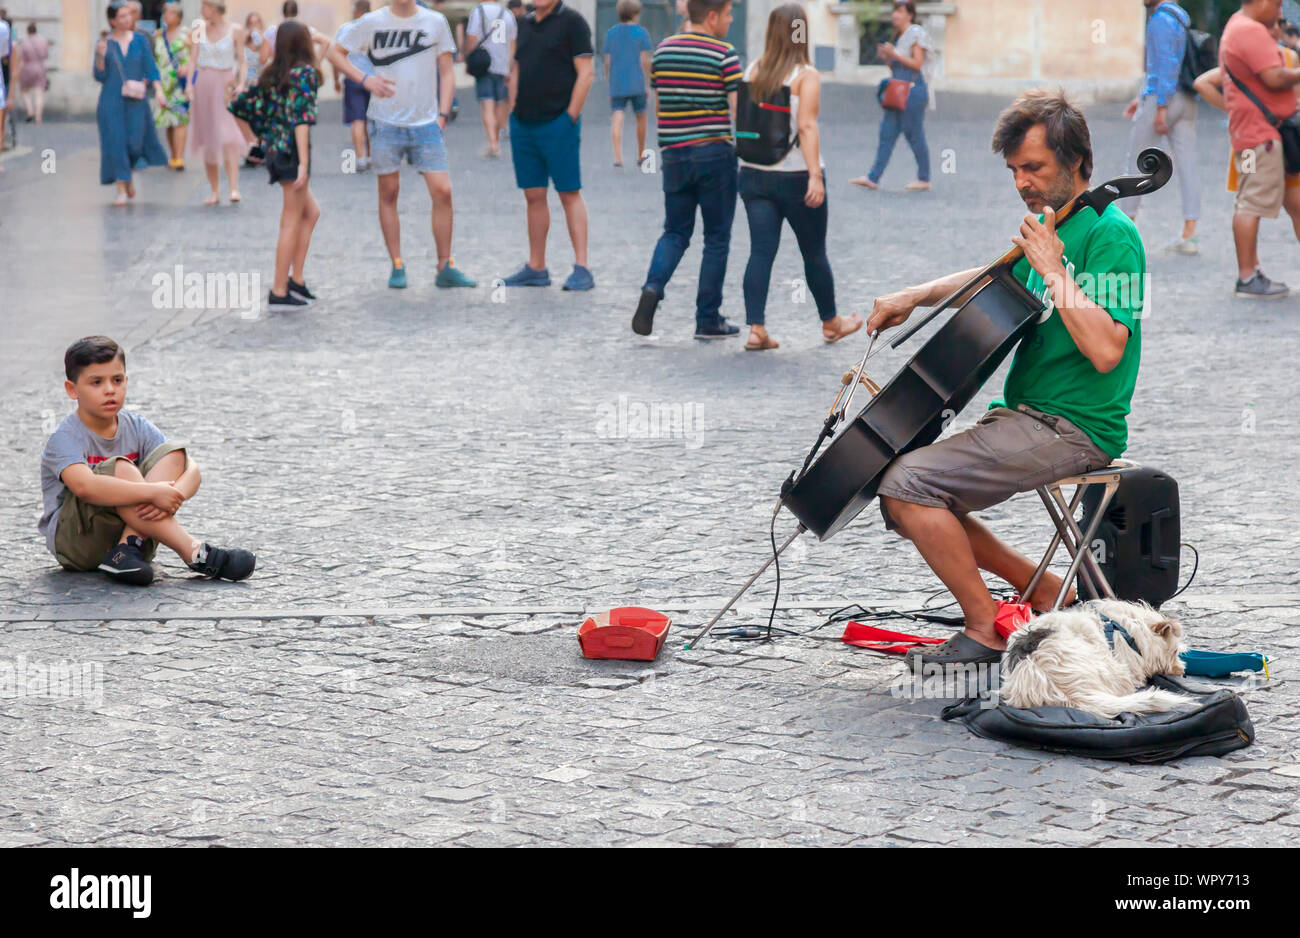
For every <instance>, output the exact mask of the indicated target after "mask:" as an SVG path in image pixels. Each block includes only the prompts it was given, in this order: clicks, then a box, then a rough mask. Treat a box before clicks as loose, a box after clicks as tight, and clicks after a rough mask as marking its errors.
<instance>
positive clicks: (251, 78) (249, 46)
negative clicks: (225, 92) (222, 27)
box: [244, 10, 266, 88]
mask: <svg viewBox="0 0 1300 938" xmlns="http://www.w3.org/2000/svg"><path fill="white" fill-rule="evenodd" d="M265 31H266V24H265V23H264V22H262V14H261V13H258V12H257V11H256V10H254V11H253V12H252V13H249V14H248V15H247V16H246V17H244V63H245V68H246V69H247V70H248V74H247V76H245V78H244V82H245V84H247V85H248V86H249V87H250V88H251V87H252V86H253V85H255V84H257V76H258V75H259V74H260V73H261V70H262V49H263V48H264V46H265V44H266V36H265V35H264V33H265Z"/></svg>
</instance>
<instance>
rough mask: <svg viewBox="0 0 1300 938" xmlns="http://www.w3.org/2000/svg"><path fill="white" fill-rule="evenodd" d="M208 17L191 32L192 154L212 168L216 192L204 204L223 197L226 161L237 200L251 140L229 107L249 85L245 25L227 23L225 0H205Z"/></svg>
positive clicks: (188, 85)
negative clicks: (221, 167) (222, 169)
mask: <svg viewBox="0 0 1300 938" xmlns="http://www.w3.org/2000/svg"><path fill="white" fill-rule="evenodd" d="M200 10H201V12H202V14H203V21H202V22H201V23H199V24H198V25H197V26H196V27H195V29H194V31H193V32H192V33H191V34H190V75H191V78H190V80H189V81H188V82H186V89H185V90H186V92H187V93H188V94H189V96H190V153H191V154H198V156H199V157H200V158H201V159H202V160H203V166H204V168H205V169H206V170H207V173H208V184H209V185H210V186H211V187H212V193H211V195H209V196H208V197H207V198H206V199H204V200H203V204H204V205H216V204H217V203H218V202H219V201H221V195H220V183H221V177H220V175H219V167H218V164H219V163H224V164H225V165H226V182H227V184H229V186H230V201H231V202H238V201H239V199H240V196H239V162H240V160H242V159H243V158H244V154H245V153H247V152H248V143H247V142H246V141H245V140H244V135H243V133H242V132H240V129H239V125H238V124H237V123H235V118H234V116H233V115H232V114H231V113H230V112H229V111H228V110H226V105H227V103H228V102H229V101H230V99H231V98H232V97H233V96H234V95H236V94H239V93H240V92H241V91H243V90H244V84H245V81H244V75H245V73H246V66H245V61H244V30H243V29H242V28H240V27H239V26H236V25H235V24H234V23H227V22H226V3H225V0H203V5H202V7H200Z"/></svg>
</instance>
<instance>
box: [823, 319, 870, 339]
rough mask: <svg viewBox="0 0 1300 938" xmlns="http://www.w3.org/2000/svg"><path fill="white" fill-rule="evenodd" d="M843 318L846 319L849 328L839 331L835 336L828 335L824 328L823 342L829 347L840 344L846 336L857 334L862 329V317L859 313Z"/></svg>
mask: <svg viewBox="0 0 1300 938" xmlns="http://www.w3.org/2000/svg"><path fill="white" fill-rule="evenodd" d="M842 318H844V319H845V321H846V322H847V323H848V324H849V328H847V329H840V330H837V331H836V332H835V334H834V335H832V334H831V333H828V332H827V331H826V329H825V327H823V328H822V341H823V342H825V343H826V344H827V345H830V344H832V343H834V342H838V341H839V340H840V339H842V338H844V337H845V336H846V335H853V333H855V332H857V331H858V330H859V329H861V328H862V317H861V316H859V315H858V314H857V313H854V314H853V315H852V316H848V317H842Z"/></svg>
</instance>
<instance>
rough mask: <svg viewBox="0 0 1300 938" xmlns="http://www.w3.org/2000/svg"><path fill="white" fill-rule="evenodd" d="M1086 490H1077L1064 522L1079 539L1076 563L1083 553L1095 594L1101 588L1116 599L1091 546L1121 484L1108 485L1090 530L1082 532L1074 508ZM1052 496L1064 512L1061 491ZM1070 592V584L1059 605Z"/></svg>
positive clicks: (1111, 597)
mask: <svg viewBox="0 0 1300 938" xmlns="http://www.w3.org/2000/svg"><path fill="white" fill-rule="evenodd" d="M1084 488H1085V486H1082V485H1080V486H1078V488H1077V489H1076V490H1075V494H1074V501H1073V502H1072V503H1071V505H1070V510H1069V511H1066V512H1065V518H1064V521H1065V524H1066V525H1067V527H1068V528H1069V530H1070V533H1071V534H1073V535H1074V536H1075V537H1076V538H1078V541H1077V551H1076V557H1075V559H1076V561H1077V560H1078V559H1079V556H1080V554H1079V553H1078V552H1080V551H1081V552H1082V554H1081V556H1082V558H1083V564H1084V571H1085V579H1088V580H1092V581H1095V582H1094V583H1091V584H1090V585H1092V586H1093V587H1094V592H1095V591H1096V589H1097V588H1098V587H1099V588H1100V591H1101V592H1102V593H1104V594H1105V595H1106V598H1107V599H1114V598H1115V591H1114V590H1112V589H1111V588H1110V583H1108V582H1106V575H1105V574H1103V573H1102V572H1101V565H1100V564H1098V563H1097V558H1096V557H1094V556H1093V555H1092V549H1091V545H1092V538H1093V535H1095V534H1096V533H1097V528H1099V527H1100V526H1101V519H1102V518H1104V517H1105V516H1106V509H1107V508H1108V507H1109V506H1110V502H1111V499H1112V498H1114V497H1115V492H1116V491H1117V490H1118V489H1119V482H1118V481H1113V482H1107V483H1106V490H1105V491H1104V492H1103V493H1102V496H1101V502H1100V504H1098V505H1097V510H1096V512H1095V513H1094V514H1093V516H1092V521H1091V522H1090V523H1089V524H1088V530H1087V531H1080V530H1079V526H1078V524H1076V523H1075V521H1074V508H1075V506H1076V505H1077V504H1078V503H1079V501H1080V500H1081V496H1082V492H1083V489H1084ZM1052 494H1053V497H1055V499H1056V503H1057V505H1059V506H1060V507H1061V509H1062V510H1063V511H1064V510H1065V498H1064V497H1063V496H1062V495H1061V492H1060V489H1055V490H1054V491H1053V493H1052ZM1077 566H1078V564H1077V563H1076V564H1075V567H1076V568H1077ZM1068 590H1069V584H1068V583H1067V584H1065V585H1064V586H1063V587H1062V592H1061V595H1060V597H1059V598H1058V604H1059V603H1060V602H1064V601H1065V593H1066V592H1067V591H1068Z"/></svg>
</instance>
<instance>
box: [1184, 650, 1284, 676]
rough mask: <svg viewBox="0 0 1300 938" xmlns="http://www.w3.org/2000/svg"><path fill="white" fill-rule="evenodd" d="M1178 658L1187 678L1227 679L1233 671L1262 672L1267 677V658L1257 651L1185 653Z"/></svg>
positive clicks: (1193, 651)
mask: <svg viewBox="0 0 1300 938" xmlns="http://www.w3.org/2000/svg"><path fill="white" fill-rule="evenodd" d="M1178 657H1180V658H1182V659H1183V665H1184V667H1185V668H1186V672H1187V674H1188V675H1189V676H1195V677H1227V676H1228V675H1229V674H1232V673H1233V672H1234V671H1263V672H1264V676H1265V677H1268V676H1269V674H1268V658H1266V657H1265V656H1264V655H1262V654H1260V653H1259V652H1257V651H1243V652H1222V651H1195V650H1192V651H1185V652H1183V653H1182V654H1181V655H1179V656H1178Z"/></svg>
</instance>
